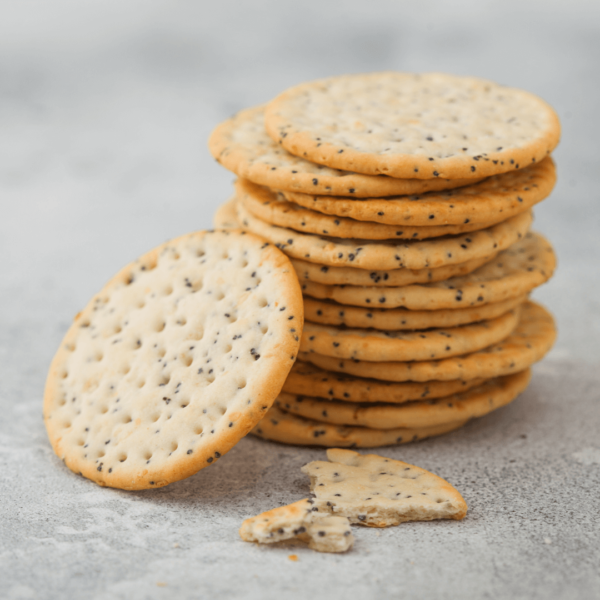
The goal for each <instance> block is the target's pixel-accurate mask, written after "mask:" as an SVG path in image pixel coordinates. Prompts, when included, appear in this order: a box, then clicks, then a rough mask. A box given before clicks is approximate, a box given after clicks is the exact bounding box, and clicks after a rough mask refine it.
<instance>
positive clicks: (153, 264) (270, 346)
mask: <svg viewBox="0 0 600 600" xmlns="http://www.w3.org/2000/svg"><path fill="white" fill-rule="evenodd" d="M302 322H303V312H302V296H301V293H300V289H299V286H298V282H297V278H296V275H295V273H294V270H293V269H292V267H291V265H290V263H289V261H288V260H287V258H286V257H285V256H284V255H283V254H282V253H281V252H280V251H279V250H277V249H276V248H274V247H273V246H272V245H270V244H268V243H266V242H264V240H261V239H259V238H257V237H255V236H253V235H248V234H244V233H242V232H239V231H233V232H225V231H221V232H198V233H193V234H190V235H186V236H183V237H180V238H177V239H175V240H173V241H171V242H168V243H166V244H163V245H162V246H159V247H158V248H156V249H154V250H152V251H151V252H149V253H147V254H145V255H144V256H142V257H141V258H140V259H138V260H137V261H136V262H134V263H132V264H130V265H128V266H127V267H125V268H124V269H122V270H121V271H120V272H119V273H118V274H117V275H116V276H115V277H114V278H113V279H112V280H111V281H110V282H109V283H108V284H107V285H106V286H105V287H104V289H103V290H102V291H101V292H100V293H99V294H97V295H96V296H95V297H94V298H93V299H92V300H91V301H90V303H89V304H88V305H87V307H86V308H85V309H84V310H83V311H82V312H81V313H79V314H78V315H77V316H76V317H75V321H74V322H73V324H72V325H71V327H70V329H69V330H68V332H67V334H66V336H65V338H64V340H63V341H62V343H61V346H60V348H59V350H58V352H57V354H56V356H55V357H54V360H53V362H52V365H51V367H50V372H49V374H48V379H47V382H46V390H45V395H44V418H45V421H46V427H47V430H48V435H49V437H50V441H51V443H52V446H53V448H54V451H55V452H56V454H57V455H58V456H59V457H60V458H61V459H63V460H64V462H65V464H66V465H67V466H68V467H69V468H70V469H71V470H73V471H74V472H76V473H80V474H82V475H84V476H85V477H88V478H89V479H92V480H93V481H95V482H96V483H98V484H100V485H107V486H110V487H119V488H123V489H144V488H154V487H161V486H164V485H167V484H168V483H171V482H173V481H177V480H179V479H183V478H184V477H188V476H190V475H192V474H193V473H195V472H196V471H198V470H199V469H202V468H204V467H206V466H208V465H210V464H211V463H213V462H214V461H215V460H217V459H218V458H219V457H221V456H222V455H223V454H225V453H226V452H227V451H228V450H230V449H231V447H232V446H233V445H234V444H235V443H237V441H238V440H240V439H241V438H242V437H243V436H245V435H246V434H247V433H248V431H249V430H250V429H252V427H254V425H255V424H256V423H257V422H258V421H259V420H260V419H261V418H262V416H263V415H264V414H265V412H266V411H267V410H268V408H269V407H270V406H271V404H272V402H273V401H274V399H275V397H276V396H277V394H278V393H279V391H280V389H281V387H282V385H283V383H284V381H285V378H286V376H287V374H288V372H289V370H290V368H291V367H292V365H293V363H294V360H295V358H296V353H297V350H298V346H299V341H300V334H301V331H302Z"/></svg>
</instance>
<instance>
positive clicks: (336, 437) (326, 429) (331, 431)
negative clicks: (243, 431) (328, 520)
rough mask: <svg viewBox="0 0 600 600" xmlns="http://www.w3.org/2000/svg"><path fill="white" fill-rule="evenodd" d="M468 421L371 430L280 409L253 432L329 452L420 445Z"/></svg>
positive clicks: (267, 415) (268, 437) (276, 408)
mask: <svg viewBox="0 0 600 600" xmlns="http://www.w3.org/2000/svg"><path fill="white" fill-rule="evenodd" d="M465 423H466V421H459V422H458V423H446V424H444V425H434V426H432V427H422V428H419V429H406V428H404V427H402V428H397V429H387V430H386V429H370V428H369V427H349V426H339V425H330V424H329V423H323V422H320V421H315V420H313V419H305V418H304V417H298V416H296V415H293V414H291V413H286V412H284V411H283V410H281V409H280V408H279V407H277V406H273V407H271V408H270V409H269V411H268V412H267V414H266V415H265V417H264V419H263V420H262V421H261V422H260V423H259V424H258V425H257V426H256V427H255V428H254V429H253V430H252V432H251V433H252V435H255V436H256V437H259V438H262V439H264V440H271V441H273V442H280V443H282V444H294V445H297V446H326V447H328V448H377V447H379V446H391V445H395V444H408V443H410V442H418V441H419V440H423V439H425V438H428V437H433V436H435V435H442V434H443V433H448V432H450V431H454V430H455V429H458V428H459V427H462V426H463V425H464V424H465Z"/></svg>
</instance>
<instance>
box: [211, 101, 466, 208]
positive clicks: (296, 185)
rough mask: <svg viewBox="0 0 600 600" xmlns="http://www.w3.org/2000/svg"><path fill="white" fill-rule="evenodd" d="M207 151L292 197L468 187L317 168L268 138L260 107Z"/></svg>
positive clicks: (225, 127)
mask: <svg viewBox="0 0 600 600" xmlns="http://www.w3.org/2000/svg"><path fill="white" fill-rule="evenodd" d="M208 147H209V149H210V151H211V153H212V155H213V156H214V157H215V158H216V159H217V160H218V161H219V163H221V164H222V165H223V166H224V167H225V168H226V169H229V170H230V171H233V172H234V173H235V174H236V175H238V176H239V177H244V178H245V179H249V180H250V181H253V182H254V183H258V184H260V185H266V186H268V187H272V188H277V189H280V190H289V191H291V192H294V191H297V192H304V193H308V194H327V195H335V196H349V197H354V198H363V197H366V196H391V195H395V194H419V193H422V192H428V191H431V190H445V189H450V188H455V187H458V186H461V185H466V184H468V183H471V182H472V180H471V179H453V180H449V179H444V178H434V179H429V180H422V179H413V178H412V177H411V178H410V179H394V178H392V177H386V176H384V175H378V176H375V177H373V176H371V175H361V174H358V173H351V172H349V171H340V170H338V169H329V168H327V167H324V166H323V165H317V164H315V163H313V162H310V161H308V160H304V159H303V158H299V157H297V156H294V155H293V154H290V153H289V152H287V151H286V150H284V149H283V148H282V147H281V146H280V145H279V144H277V143H275V142H274V141H273V140H272V139H271V138H270V137H269V136H268V135H267V132H266V131H265V126H264V109H263V107H262V106H257V107H254V108H249V109H246V110H243V111H241V112H239V113H238V114H237V115H235V116H234V117H232V118H231V119H228V120H227V121H225V122H223V123H221V124H220V125H218V126H217V128H216V129H215V130H214V131H213V133H212V134H211V136H210V139H209V141H208Z"/></svg>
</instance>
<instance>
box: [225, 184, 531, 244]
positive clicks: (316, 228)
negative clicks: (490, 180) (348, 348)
mask: <svg viewBox="0 0 600 600" xmlns="http://www.w3.org/2000/svg"><path fill="white" fill-rule="evenodd" d="M235 191H236V196H237V198H238V199H239V201H240V202H241V203H242V204H243V205H244V207H245V208H246V209H247V210H248V211H249V212H250V213H251V214H253V215H254V216H255V217H258V218H259V219H261V220H262V221H265V222H266V223H270V224H271V225H277V226H279V227H289V228H291V229H295V230H296V231H301V232H303V233H313V234H316V235H327V236H330V237H335V238H355V239H365V240H394V239H396V240H400V239H402V240H423V239H428V238H435V237H442V236H444V235H457V234H460V233H468V232H469V231H475V230H477V229H484V228H486V227H491V226H492V225H495V224H496V223H498V222H500V221H505V220H506V219H505V217H504V215H500V218H498V219H496V220H494V221H493V222H489V223H485V224H483V223H466V224H465V223H463V224H460V225H429V224H428V226H426V227H415V226H412V225H408V226H405V225H402V226H398V225H385V224H381V223H375V222H373V221H357V220H355V219H349V218H347V217H332V216H329V215H324V214H323V213H320V212H317V211H314V210H311V209H309V208H302V207H301V206H299V205H297V204H294V203H293V202H290V201H289V200H286V199H285V197H284V196H282V195H278V194H276V193H275V192H273V191H271V190H270V189H269V188H266V187H263V186H260V185H256V184H255V183H252V182H251V181H249V180H247V179H238V180H237V181H236V182H235ZM525 210H527V209H526V208H525V207H523V210H521V212H524V211H525Z"/></svg>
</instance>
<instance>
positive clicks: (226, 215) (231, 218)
mask: <svg viewBox="0 0 600 600" xmlns="http://www.w3.org/2000/svg"><path fill="white" fill-rule="evenodd" d="M236 201H237V200H236V198H235V196H234V197H233V198H230V199H229V200H228V201H227V202H225V204H222V205H221V206H219V208H217V212H215V215H214V217H213V225H214V226H215V229H239V227H240V224H239V223H238V220H237V214H236V210H235V203H236Z"/></svg>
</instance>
